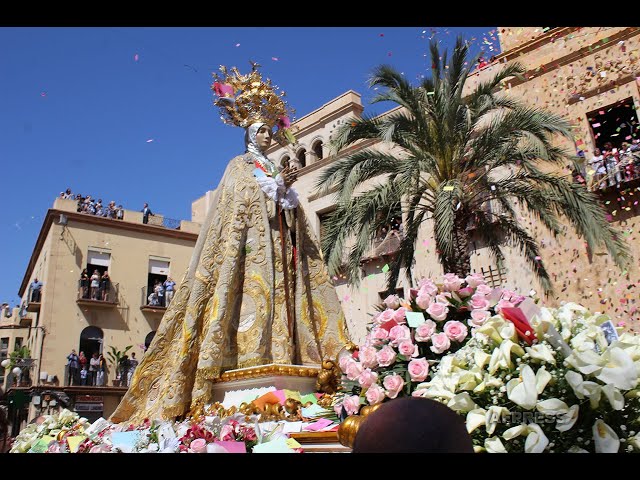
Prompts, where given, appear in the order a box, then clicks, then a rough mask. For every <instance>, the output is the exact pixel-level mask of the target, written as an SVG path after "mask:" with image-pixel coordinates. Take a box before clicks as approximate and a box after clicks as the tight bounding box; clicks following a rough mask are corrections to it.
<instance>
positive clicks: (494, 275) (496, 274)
mask: <svg viewBox="0 0 640 480" xmlns="http://www.w3.org/2000/svg"><path fill="white" fill-rule="evenodd" d="M477 272H478V271H477V270H475V269H474V270H473V273H477ZM479 273H482V276H483V277H484V280H485V281H486V282H487V285H489V286H490V287H492V288H498V287H501V286H502V285H503V284H504V282H505V281H506V280H507V269H506V268H505V266H504V265H500V266H499V267H494V266H492V265H489V268H486V267H480V272H479Z"/></svg>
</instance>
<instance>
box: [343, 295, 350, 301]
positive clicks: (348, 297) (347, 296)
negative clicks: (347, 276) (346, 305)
mask: <svg viewBox="0 0 640 480" xmlns="http://www.w3.org/2000/svg"><path fill="white" fill-rule="evenodd" d="M350 298H351V297H350V296H349V295H345V296H344V298H343V300H344V301H345V302H348V301H349V299H350Z"/></svg>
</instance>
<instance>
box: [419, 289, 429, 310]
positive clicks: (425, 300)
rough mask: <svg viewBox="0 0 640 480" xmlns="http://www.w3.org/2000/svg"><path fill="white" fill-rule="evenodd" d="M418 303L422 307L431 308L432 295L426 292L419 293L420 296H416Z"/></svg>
mask: <svg viewBox="0 0 640 480" xmlns="http://www.w3.org/2000/svg"><path fill="white" fill-rule="evenodd" d="M416 303H417V304H418V306H419V307H420V308H422V309H425V310H426V309H427V308H429V305H431V295H428V294H426V293H423V294H421V295H418V298H416Z"/></svg>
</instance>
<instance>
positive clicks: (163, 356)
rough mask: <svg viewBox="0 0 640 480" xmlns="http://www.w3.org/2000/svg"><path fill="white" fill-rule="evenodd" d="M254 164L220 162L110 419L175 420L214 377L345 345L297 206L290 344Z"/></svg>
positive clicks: (271, 213) (270, 213)
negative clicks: (154, 326)
mask: <svg viewBox="0 0 640 480" xmlns="http://www.w3.org/2000/svg"><path fill="white" fill-rule="evenodd" d="M253 168H254V166H253V162H252V161H251V157H250V154H247V155H245V156H239V157H236V158H234V159H233V160H232V161H231V162H230V163H229V165H228V166H227V169H226V171H225V173H224V176H223V177H222V180H221V182H220V185H219V187H218V189H217V190H216V193H215V197H214V200H213V204H212V205H213V207H212V208H211V210H210V211H209V213H208V215H207V219H206V220H205V223H204V225H203V226H202V229H201V231H200V236H199V237H198V241H197V243H196V246H195V250H194V252H193V256H192V258H191V262H190V264H189V268H188V270H187V273H186V274H185V276H184V278H183V280H182V282H181V283H180V286H179V288H178V290H177V292H176V294H175V296H174V298H173V301H172V302H171V304H170V306H169V307H168V308H167V311H166V312H165V315H164V317H163V318H162V321H161V323H160V326H159V328H158V331H157V332H156V335H155V338H154V339H153V342H152V343H151V345H150V346H149V349H148V350H147V352H146V354H145V356H144V358H143V360H142V362H141V363H140V365H139V366H138V368H137V369H136V371H135V374H134V376H133V378H132V381H131V386H130V387H129V390H128V391H127V393H126V394H125V396H124V398H123V399H122V401H121V403H120V405H119V406H118V408H117V409H116V411H115V412H114V413H113V415H112V417H111V419H112V421H114V422H122V421H125V420H129V421H133V422H140V421H142V420H144V419H145V418H165V419H172V418H175V417H176V416H179V415H182V414H184V413H186V412H187V411H188V410H189V409H190V408H191V407H192V406H194V405H197V404H203V403H208V402H209V401H210V398H211V385H212V381H214V380H216V379H217V378H219V377H220V375H221V374H222V373H224V372H225V371H226V370H231V369H234V368H243V367H251V366H256V365H264V364H268V363H277V364H298V365H304V364H315V365H317V364H320V363H321V362H322V359H323V358H326V357H330V358H335V357H336V355H337V353H338V351H339V350H340V349H341V348H342V346H343V345H344V344H345V343H347V342H348V335H347V333H346V326H345V321H344V315H343V312H342V307H341V305H340V303H339V301H338V297H337V295H336V292H335V290H334V288H333V286H332V285H331V283H330V280H329V276H328V273H327V270H326V267H325V265H324V263H323V260H322V257H321V253H320V247H319V245H318V242H317V240H316V239H315V237H314V235H313V233H312V232H311V229H310V228H309V224H308V222H307V219H306V217H305V215H304V212H303V210H302V208H297V209H296V221H295V229H294V230H295V238H296V246H297V251H298V261H297V264H296V271H295V275H294V276H293V277H295V278H293V277H292V276H291V275H289V279H290V282H289V284H290V288H289V291H290V292H294V291H295V293H292V296H293V297H294V298H293V305H294V308H293V310H294V312H293V315H294V324H295V328H294V336H295V339H294V340H295V341H293V339H291V338H290V335H289V332H288V328H287V315H286V307H285V298H284V291H285V289H284V281H283V278H284V277H283V272H282V255H281V244H280V231H279V225H278V215H277V214H276V211H275V204H274V202H273V201H271V200H269V199H268V198H267V197H266V196H265V195H264V194H263V193H262V191H261V190H260V188H259V186H258V184H257V182H256V180H255V178H254V177H253V174H252V171H253ZM285 228H286V227H285ZM291 257H292V247H291V241H287V258H289V259H290V258H291ZM290 271H291V269H290ZM294 281H295V285H294V283H293V282H294Z"/></svg>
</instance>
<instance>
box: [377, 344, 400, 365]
mask: <svg viewBox="0 0 640 480" xmlns="http://www.w3.org/2000/svg"><path fill="white" fill-rule="evenodd" d="M376 359H377V360H378V365H380V366H381V367H388V366H389V365H391V364H392V363H393V362H395V361H396V352H395V350H394V349H393V348H391V347H390V346H389V345H385V346H384V347H382V348H381V349H380V351H379V352H378V353H377V354H376Z"/></svg>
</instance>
